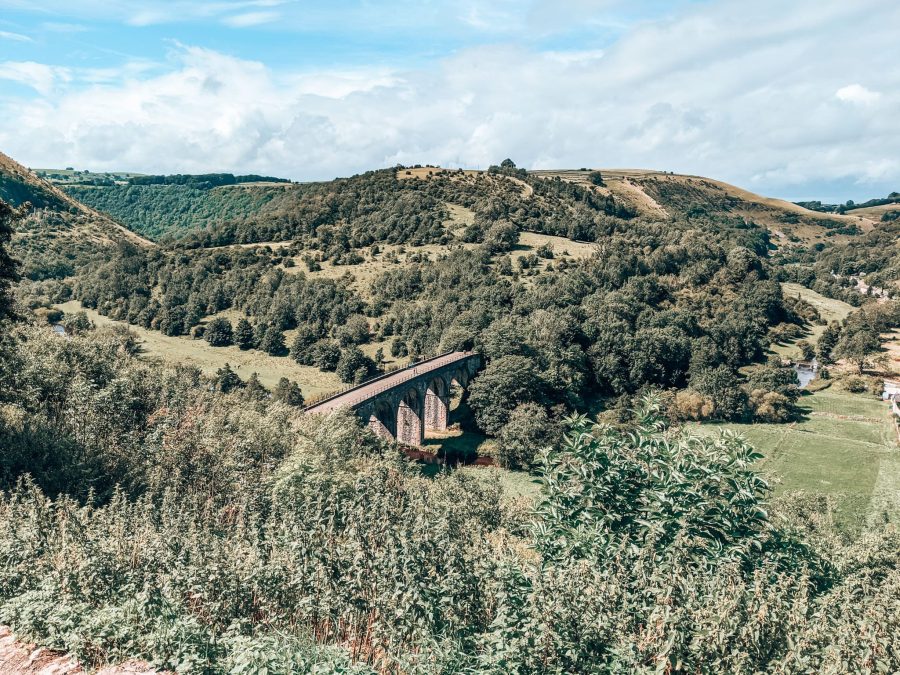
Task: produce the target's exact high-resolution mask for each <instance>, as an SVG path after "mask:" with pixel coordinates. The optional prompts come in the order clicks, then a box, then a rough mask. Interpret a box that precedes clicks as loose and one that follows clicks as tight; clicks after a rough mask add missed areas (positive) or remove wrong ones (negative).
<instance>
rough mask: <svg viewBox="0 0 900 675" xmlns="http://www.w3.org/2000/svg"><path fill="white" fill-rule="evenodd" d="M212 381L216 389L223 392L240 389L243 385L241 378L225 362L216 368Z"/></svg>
mask: <svg viewBox="0 0 900 675" xmlns="http://www.w3.org/2000/svg"><path fill="white" fill-rule="evenodd" d="M214 382H215V384H216V389H218V390H219V391H221V392H222V393H223V394H227V393H228V392H230V391H234V390H235V389H240V388H241V387H243V386H244V382H243V380H241V378H240V377H239V376H238V374H237V373H236V372H234V371H233V370H232V369H231V366H230V365H229V364H227V363H226V364H225V365H224V366H222V367H221V368H219V369H218V370H216V376H215V378H214Z"/></svg>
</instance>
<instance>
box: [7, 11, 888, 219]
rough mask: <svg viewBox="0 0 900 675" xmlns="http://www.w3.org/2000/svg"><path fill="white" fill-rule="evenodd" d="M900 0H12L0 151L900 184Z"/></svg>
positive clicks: (263, 169)
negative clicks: (626, 170)
mask: <svg viewBox="0 0 900 675" xmlns="http://www.w3.org/2000/svg"><path fill="white" fill-rule="evenodd" d="M898 26H900V3H898V2H897V1H896V0H852V1H851V0H842V1H834V0H787V1H785V0H752V2H751V1H750V0H709V1H706V2H694V1H689V0H670V1H668V2H662V1H655V0H646V1H641V0H637V1H635V0H631V1H625V0H330V1H325V0H321V1H319V0H298V1H290V0H195V1H190V2H188V1H186V0H0V150H2V151H3V152H5V153H7V154H9V155H11V156H12V157H14V158H16V159H18V160H19V161H21V162H23V163H25V164H27V165H29V166H32V167H41V168H49V167H61V166H75V167H77V168H87V169H90V170H93V171H100V170H113V169H115V170H131V171H140V172H153V173H157V172H165V173H175V172H181V173H186V172H204V171H233V172H235V173H244V172H253V173H266V174H274V175H279V176H285V177H289V178H293V179H297V180H311V179H324V178H333V177H334V176H341V175H349V174H352V173H356V172H359V171H362V170H365V169H370V168H376V167H383V166H390V165H394V164H396V163H403V164H415V163H438V164H442V165H444V166H466V167H482V168H484V167H486V166H487V165H489V164H491V163H496V162H498V161H499V160H501V159H503V158H504V157H507V156H508V157H512V158H513V159H514V160H515V161H516V162H517V163H518V164H519V165H520V166H524V167H526V168H559V167H569V168H572V167H574V168H578V167H637V168H653V169H662V170H670V171H675V172H680V173H693V174H701V175H708V176H713V177H716V178H720V179H723V180H727V181H730V182H733V183H736V184H739V185H741V186H743V187H747V188H749V189H752V190H755V191H757V192H761V193H765V194H770V195H776V196H781V197H787V198H790V199H822V200H828V201H838V200H839V201H844V200H846V199H855V200H857V201H859V200H861V199H866V198H869V197H873V196H881V195H884V194H886V193H888V192H891V191H893V190H900V28H898Z"/></svg>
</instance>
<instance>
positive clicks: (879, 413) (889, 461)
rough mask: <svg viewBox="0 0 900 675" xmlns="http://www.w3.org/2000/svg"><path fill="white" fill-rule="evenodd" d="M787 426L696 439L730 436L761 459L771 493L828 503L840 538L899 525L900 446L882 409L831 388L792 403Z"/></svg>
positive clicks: (706, 427)
mask: <svg viewBox="0 0 900 675" xmlns="http://www.w3.org/2000/svg"><path fill="white" fill-rule="evenodd" d="M799 405H800V406H801V408H802V411H803V414H802V418H801V419H800V420H799V421H797V422H795V423H792V424H702V425H692V427H691V428H693V429H696V430H697V431H698V432H699V433H715V432H716V431H717V430H718V429H722V428H727V429H732V430H734V431H736V432H738V433H740V434H742V435H743V436H744V437H745V438H746V439H747V440H748V441H749V442H750V443H751V444H752V445H753V446H754V447H755V448H756V449H757V450H759V452H760V453H762V454H763V455H764V457H763V459H761V460H760V463H759V469H760V470H761V471H762V473H763V474H765V475H766V476H767V477H768V478H769V479H770V480H771V481H772V484H773V486H774V488H775V492H776V494H779V493H785V492H797V491H802V492H807V493H813V494H825V495H829V496H831V497H833V498H834V501H835V513H834V517H835V520H836V522H837V523H838V525H839V526H840V527H841V528H842V529H843V530H845V531H847V532H851V533H853V532H858V531H860V530H861V529H862V528H863V526H864V525H865V524H866V523H870V524H871V523H873V522H880V521H883V520H885V519H891V520H897V519H900V446H898V444H897V436H896V432H895V430H894V426H893V422H892V420H891V418H890V409H889V407H888V405H887V404H886V403H884V402H882V401H880V400H878V399H876V398H875V397H873V396H868V395H864V394H851V393H849V392H845V391H841V390H838V389H837V387H836V386H833V387H831V388H829V389H825V390H822V391H818V392H816V393H814V394H810V395H806V396H804V397H802V398H801V399H800V401H799Z"/></svg>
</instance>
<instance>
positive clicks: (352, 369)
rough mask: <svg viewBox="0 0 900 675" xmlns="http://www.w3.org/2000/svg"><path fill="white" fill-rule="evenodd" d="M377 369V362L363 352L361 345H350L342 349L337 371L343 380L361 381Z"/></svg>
mask: <svg viewBox="0 0 900 675" xmlns="http://www.w3.org/2000/svg"><path fill="white" fill-rule="evenodd" d="M376 370H377V366H376V365H375V362H374V361H373V360H372V359H370V358H369V357H368V356H366V355H365V354H363V352H362V350H361V349H360V348H359V347H348V348H347V349H344V350H342V351H341V356H340V359H338V362H337V366H336V367H335V371H336V372H337V375H338V377H339V378H341V382H354V383H359V382H362V381H363V380H365V379H366V378H367V377H370V376H371V375H373V374H374V373H375V371H376Z"/></svg>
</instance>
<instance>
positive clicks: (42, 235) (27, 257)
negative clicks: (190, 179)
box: [0, 153, 152, 278]
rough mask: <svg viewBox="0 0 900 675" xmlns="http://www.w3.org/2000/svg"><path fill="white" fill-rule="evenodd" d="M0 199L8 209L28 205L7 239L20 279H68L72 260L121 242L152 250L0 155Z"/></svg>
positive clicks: (104, 215) (71, 271) (125, 231)
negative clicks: (19, 266)
mask: <svg viewBox="0 0 900 675" xmlns="http://www.w3.org/2000/svg"><path fill="white" fill-rule="evenodd" d="M0 199H3V200H5V201H7V202H9V203H10V204H12V205H13V206H20V205H22V204H24V203H26V202H28V203H30V204H31V206H32V209H31V211H30V212H29V214H28V217H27V218H26V219H25V220H24V221H22V222H21V223H20V224H19V226H18V228H17V230H16V235H15V238H14V240H13V246H14V251H15V253H16V257H17V258H19V259H20V260H21V261H22V263H23V270H22V271H23V275H24V276H26V277H30V278H47V277H59V276H68V275H69V274H71V273H73V272H74V269H75V267H76V266H77V261H78V260H80V259H84V258H86V257H89V256H91V255H92V254H93V253H94V252H96V250H97V249H98V247H99V248H107V247H111V246H114V245H116V244H118V243H121V242H129V243H132V244H135V245H138V246H151V245H152V244H151V242H149V241H148V240H147V239H145V238H144V237H142V236H140V235H139V234H137V233H135V232H133V231H131V230H129V229H128V228H126V227H124V226H122V225H120V224H119V223H118V222H116V221H115V220H113V219H112V218H110V217H109V216H108V215H106V214H104V213H101V212H99V211H97V210H96V209H94V208H92V207H90V206H86V205H85V204H83V203H81V202H80V201H78V200H77V199H74V198H72V197H71V196H69V195H68V194H66V193H65V192H63V191H62V190H61V189H59V188H58V187H57V186H55V185H53V184H52V183H50V182H49V181H47V180H44V179H43V178H40V177H39V176H38V175H37V174H36V173H35V172H33V171H31V170H29V169H27V168H25V167H24V166H22V165H21V164H19V163H18V162H16V161H15V160H13V159H11V158H10V157H8V156H7V155H4V154H3V153H0Z"/></svg>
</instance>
